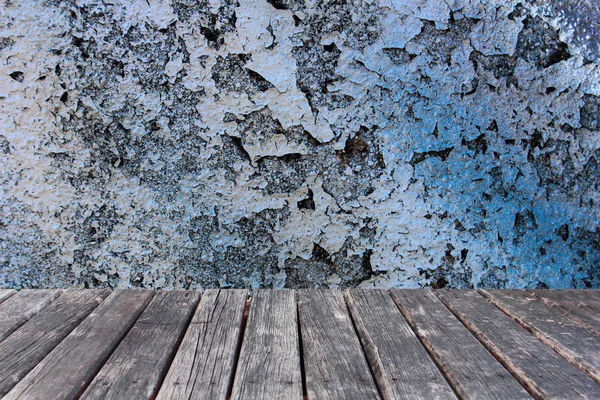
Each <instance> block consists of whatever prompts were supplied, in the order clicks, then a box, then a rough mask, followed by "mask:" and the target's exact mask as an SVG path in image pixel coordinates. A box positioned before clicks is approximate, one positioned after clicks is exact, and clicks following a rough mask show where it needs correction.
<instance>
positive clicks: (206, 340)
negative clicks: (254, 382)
mask: <svg viewBox="0 0 600 400" xmlns="http://www.w3.org/2000/svg"><path fill="white" fill-rule="evenodd" d="M247 297H248V292H247V291H246V290H235V289H229V290H219V289H209V290H206V291H205V292H204V294H203V295H202V299H201V301H200V305H199V306H198V309H197V310H196V313H195V315H194V317H193V318H192V322H191V323H190V326H189V327H188V329H187V332H186V333H185V336H184V338H183V341H182V342H181V345H180V346H179V350H178V351H177V354H176V355H175V359H174V360H173V363H172V364H171V368H170V369H169V372H168V373H167V376H166V377H165V380H164V382H163V384H162V386H161V388H160V391H159V392H158V397H157V399H158V400H202V399H223V400H225V399H226V397H227V391H228V389H229V385H230V383H231V381H232V379H233V372H234V371H233V368H234V365H235V358H236V357H237V350H238V349H239V345H240V341H241V330H242V319H243V316H244V306H245V304H246V298H247Z"/></svg>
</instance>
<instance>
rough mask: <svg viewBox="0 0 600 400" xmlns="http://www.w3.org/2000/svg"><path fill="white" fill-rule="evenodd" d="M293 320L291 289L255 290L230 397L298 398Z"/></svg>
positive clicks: (295, 334)
mask: <svg viewBox="0 0 600 400" xmlns="http://www.w3.org/2000/svg"><path fill="white" fill-rule="evenodd" d="M297 319H298V318H297V312H296V298H295V293H294V291H293V290H287V289H279V290H257V291H255V293H254V296H253V298H252V303H251V306H250V315H249V316H248V323H247V326H246V332H245V335H244V339H243V342H242V348H241V351H240V356H239V360H238V366H237V371H236V373H235V380H234V383H233V390H232V394H231V398H232V399H290V400H297V399H301V398H302V378H301V373H300V354H299V350H298V345H299V343H298V325H297Z"/></svg>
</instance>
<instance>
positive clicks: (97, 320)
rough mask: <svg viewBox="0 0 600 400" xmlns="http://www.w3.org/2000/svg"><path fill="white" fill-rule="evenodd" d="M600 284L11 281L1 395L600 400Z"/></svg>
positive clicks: (0, 333) (1, 296)
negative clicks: (96, 284) (74, 285)
mask: <svg viewBox="0 0 600 400" xmlns="http://www.w3.org/2000/svg"><path fill="white" fill-rule="evenodd" d="M599 335H600V290H560V291H558V290H528V291H520V290H480V291H476V290H390V291H386V290H377V289H373V290H359V289H351V290H346V291H340V290H329V289H307V290H288V289H282V290H266V289H265V290H255V291H254V292H253V293H252V296H249V293H248V292H247V291H246V290H238V289H235V290H234V289H223V290H219V289H209V290H206V291H204V292H200V291H152V290H141V289H127V290H114V291H110V290H101V289H67V290H59V289H50V290H48V289H45V290H39V289H32V290H21V291H19V292H17V291H14V290H10V289H0V398H3V399H26V400H30V399H31V400H35V399H52V400H54V399H76V398H82V399H127V400H129V399H155V398H156V399H229V398H231V399H286V400H287V399H378V398H384V399H456V398H460V399H528V398H536V399H578V398H581V399H600V336H599Z"/></svg>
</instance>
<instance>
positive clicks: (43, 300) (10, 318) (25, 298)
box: [0, 289, 62, 341]
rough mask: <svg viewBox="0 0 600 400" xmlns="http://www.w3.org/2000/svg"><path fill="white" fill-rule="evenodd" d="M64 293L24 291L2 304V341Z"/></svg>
mask: <svg viewBox="0 0 600 400" xmlns="http://www.w3.org/2000/svg"><path fill="white" fill-rule="evenodd" d="M61 293H62V291H61V290H56V289H23V290H21V291H20V292H19V293H16V294H15V295H13V296H11V297H10V298H8V299H7V300H6V301H4V302H3V303H2V304H0V341H2V340H4V339H6V338H7V337H8V336H9V335H10V334H11V333H13V332H14V331H15V330H16V329H17V328H18V327H20V326H21V325H23V324H24V323H25V322H27V321H28V320H29V318H31V317H32V316H33V315H35V314H36V313H38V312H40V311H41V310H42V309H43V308H44V307H46V306H47V305H48V304H50V303H51V302H52V301H53V300H54V299H56V298H57V297H58V296H60V294H61Z"/></svg>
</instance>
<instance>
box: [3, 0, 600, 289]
mask: <svg viewBox="0 0 600 400" xmlns="http://www.w3.org/2000/svg"><path fill="white" fill-rule="evenodd" d="M570 3H573V4H570ZM0 8H1V9H2V12H1V13H0V59H1V60H2V62H1V63H0V110H1V112H0V171H2V172H1V173H0V193H1V195H0V286H6V287H41V286H44V287H63V286H79V287H130V286H140V287H152V288H208V287H240V286H244V287H253V288H256V287H292V288H300V287H356V286H361V287H374V286H375V287H410V288H415V287H427V286H433V287H460V288H465V287H497V288H502V287H515V288H522V287H551V288H569V287H599V286H600V268H599V267H598V265H599V264H600V208H599V204H600V190H599V184H600V178H599V177H600V174H599V172H600V171H599V170H598V164H599V163H600V58H598V54H599V52H598V45H599V43H600V39H599V31H600V30H599V27H598V21H599V20H600V18H595V17H598V10H597V8H594V6H593V2H592V1H590V0H588V1H573V2H558V1H551V2H545V4H543V5H537V4H536V3H535V2H528V1H520V0H515V1H508V0H501V1H500V0H448V1H442V0H420V1H408V0H369V1H354V2H351V1H344V0H331V1H325V0H323V1H310V0H305V1H303V0H295V1H293V0H270V1H266V0H257V1H253V0H252V1H251V0H237V1H235V0H220V1H219V0H200V1H197V0H194V1H191V0H175V1H172V2H170V1H162V0H134V1H113V2H103V1H91V0H71V1H61V2H59V1H51V0H50V1H46V2H43V3H42V2H11V1H6V2H4V3H3V4H2V5H0Z"/></svg>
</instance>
